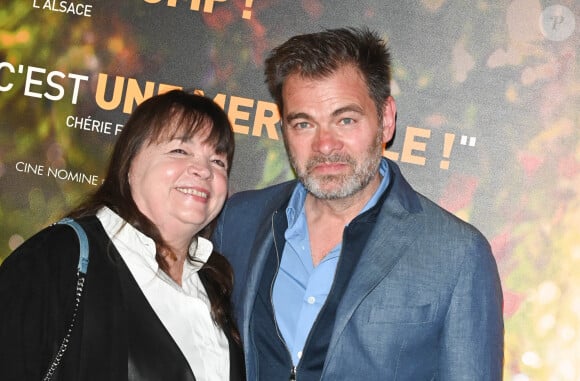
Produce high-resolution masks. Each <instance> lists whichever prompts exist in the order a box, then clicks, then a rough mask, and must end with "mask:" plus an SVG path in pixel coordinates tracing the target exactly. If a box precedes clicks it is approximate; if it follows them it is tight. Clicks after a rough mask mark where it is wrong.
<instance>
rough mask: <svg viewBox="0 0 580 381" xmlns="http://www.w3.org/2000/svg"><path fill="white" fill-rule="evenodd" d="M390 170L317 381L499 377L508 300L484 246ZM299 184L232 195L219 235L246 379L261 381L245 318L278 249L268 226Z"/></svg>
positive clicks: (394, 167)
mask: <svg viewBox="0 0 580 381" xmlns="http://www.w3.org/2000/svg"><path fill="white" fill-rule="evenodd" d="M389 167H390V170H391V184H390V186H389V188H388V189H387V191H386V192H388V194H387V195H386V197H384V198H383V200H384V201H383V205H382V207H381V210H380V213H379V214H378V217H377V220H376V223H375V224H374V226H372V227H371V229H372V232H371V234H370V236H369V239H368V241H367V244H366V246H365V247H361V248H360V249H361V257H360V260H359V261H358V264H357V265H356V267H355V268H354V269H353V270H352V271H353V274H352V277H351V280H350V283H349V284H348V287H347V288H346V291H345V293H344V295H343V296H342V299H341V300H340V302H339V305H338V308H337V311H336V320H335V323H334V328H333V333H332V336H331V339H330V344H329V347H328V353H327V355H326V360H325V362H324V368H323V371H322V377H321V379H322V380H333V381H336V380H365V381H373V380H413V381H418V380H445V381H453V380H464V381H477V380H501V379H502V368H503V335H504V327H503V318H502V303H503V301H502V291H501V285H500V279H499V275H498V271H497V266H496V263H495V260H494V258H493V256H492V253H491V249H490V246H489V244H488V242H487V241H486V239H485V238H484V237H483V236H482V234H481V233H480V232H479V231H477V230H476V229H475V228H474V227H473V226H471V225H469V224H467V223H465V222H463V221H461V220H460V219H458V218H456V217H455V216H453V215H452V214H450V213H448V212H446V211H445V210H443V209H442V208H440V207H439V206H437V205H436V204H434V203H433V202H431V201H429V200H428V199H427V198H425V197H424V196H422V195H420V194H419V193H417V192H415V191H414V190H413V189H412V188H411V186H410V185H409V184H408V183H407V181H406V180H405V179H404V177H403V176H402V174H401V172H400V170H399V168H398V167H397V165H396V164H395V163H393V162H390V161H389ZM295 184H296V183H295V181H291V182H286V183H283V184H279V185H276V186H273V187H269V188H266V189H263V190H259V191H246V192H241V193H238V194H235V195H233V196H232V197H231V198H230V199H229V200H228V202H227V203H226V206H225V207H224V210H223V211H222V214H221V216H220V218H219V221H218V226H217V228H216V231H215V233H214V236H213V241H214V244H215V248H216V250H217V251H218V252H221V253H222V254H224V255H225V256H226V257H227V258H228V260H229V261H230V262H231V264H232V266H233V268H234V271H235V286H234V297H233V299H234V303H235V307H236V314H237V319H238V324H239V327H240V330H241V333H242V337H243V340H244V350H245V356H246V357H245V359H246V370H247V379H248V380H259V379H260V377H259V375H258V374H257V368H256V358H255V357H256V354H255V352H254V350H253V349H252V345H250V344H249V343H251V342H252V338H253V335H254V332H252V329H251V325H250V322H249V317H250V316H251V314H252V311H253V308H254V301H255V298H256V293H257V290H258V286H259V283H260V279H261V275H262V273H263V270H264V263H265V262H266V256H267V255H268V254H269V253H270V252H271V251H270V249H271V246H272V245H273V234H272V233H273V232H272V223H271V221H272V218H273V214H274V213H276V211H277V210H278V209H280V208H281V207H282V206H284V205H285V204H286V203H287V202H288V199H289V198H290V195H291V193H292V190H293V189H294V187H295ZM299 379H300V376H299V375H298V380H299Z"/></svg>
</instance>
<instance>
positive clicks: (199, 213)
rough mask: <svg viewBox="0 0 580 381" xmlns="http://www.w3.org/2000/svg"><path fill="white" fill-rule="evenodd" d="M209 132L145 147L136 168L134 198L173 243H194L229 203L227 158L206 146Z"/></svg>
mask: <svg viewBox="0 0 580 381" xmlns="http://www.w3.org/2000/svg"><path fill="white" fill-rule="evenodd" d="M207 131H208V130H207V129H202V130H201V131H200V133H198V134H197V135H195V136H194V137H193V138H191V139H190V140H182V139H181V138H180V136H176V138H175V139H173V140H168V141H163V139H162V140H161V141H160V142H158V143H151V144H147V143H145V145H144V146H143V147H142V148H141V150H140V151H139V152H138V153H137V155H136V156H135V158H134V159H133V162H132V164H131V168H130V170H129V183H130V185H131V194H132V196H133V199H134V200H135V203H136V204H137V207H138V208H139V210H140V211H141V212H142V213H143V214H144V215H145V216H147V217H148V218H149V219H150V220H151V221H153V223H154V224H155V225H156V226H157V228H158V229H159V230H160V232H161V234H162V236H163V238H164V239H165V240H167V241H168V242H170V241H172V237H173V236H176V237H180V236H181V237H183V238H184V239H189V238H191V237H192V236H193V235H194V234H196V233H197V232H199V231H200V230H201V229H203V228H204V227H205V226H206V225H207V224H208V223H210V222H211V221H212V220H213V219H214V218H215V217H216V216H217V214H218V213H219V211H220V210H221V208H222V206H223V204H224V202H225V200H226V197H227V193H228V173H227V166H228V163H227V157H226V155H225V154H218V153H216V152H215V150H214V148H213V147H212V146H211V145H209V144H207V143H205V137H206V134H207ZM186 234H187V235H188V237H184V235H186Z"/></svg>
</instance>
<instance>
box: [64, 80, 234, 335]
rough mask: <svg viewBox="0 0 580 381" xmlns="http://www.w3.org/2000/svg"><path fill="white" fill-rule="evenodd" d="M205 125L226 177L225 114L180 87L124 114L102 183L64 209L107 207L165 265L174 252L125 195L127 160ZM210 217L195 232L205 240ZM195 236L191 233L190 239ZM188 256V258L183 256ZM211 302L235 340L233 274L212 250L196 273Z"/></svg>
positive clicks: (230, 144)
mask: <svg viewBox="0 0 580 381" xmlns="http://www.w3.org/2000/svg"><path fill="white" fill-rule="evenodd" d="M207 127H210V132H209V134H208V136H207V137H206V142H207V143H209V144H211V145H213V146H214V148H215V150H216V152H217V153H218V154H226V157H227V166H228V167H227V169H228V175H229V172H230V169H231V164H232V160H233V155H234V133H233V130H232V126H231V124H230V121H229V119H228V116H227V115H226V113H225V112H224V111H223V110H222V109H221V107H220V106H219V105H217V104H216V103H215V102H214V101H212V100H211V99H209V98H206V97H203V96H201V95H196V94H190V93H187V92H184V91H182V90H172V91H170V92H167V93H164V94H161V95H157V96H153V97H151V98H149V99H147V100H146V101H144V102H143V103H141V104H140V105H139V106H138V107H137V108H136V109H135V111H133V113H132V114H131V116H130V117H129V120H128V121H127V123H126V124H125V126H124V127H123V130H122V131H121V134H120V135H119V138H118V140H117V142H116V144H115V147H114V148H113V154H112V156H111V159H110V162H109V167H108V170H107V173H106V177H105V180H104V182H103V184H102V185H101V186H100V187H99V188H98V189H97V190H96V191H95V192H94V193H93V194H92V195H91V196H90V197H89V198H88V199H87V200H86V201H85V202H83V203H82V204H81V205H79V206H78V207H77V208H76V209H74V210H73V211H72V212H70V213H69V216H70V217H73V218H79V217H83V216H87V215H94V214H95V213H97V212H98V211H99V209H101V208H103V207H105V206H106V207H108V208H110V209H111V210H113V211H114V212H115V213H117V214H118V215H119V216H120V217H121V218H123V219H124V220H125V221H126V222H127V223H129V224H131V225H132V226H133V227H135V228H136V229H137V230H139V231H141V232H142V233H143V234H145V235H147V236H148V237H150V238H151V239H153V240H154V241H155V244H156V246H157V256H156V259H157V262H158V263H159V267H160V268H161V269H162V270H166V269H167V268H168V266H167V261H166V256H167V255H170V256H174V254H173V251H172V250H171V248H170V247H169V246H168V245H167V243H166V242H165V240H164V239H163V237H162V236H161V233H160V232H159V229H158V228H157V226H156V225H155V224H154V223H153V222H152V221H151V220H149V218H147V217H146V216H145V215H144V214H143V213H141V211H140V210H139V208H138V207H137V205H136V203H135V201H134V200H133V196H132V194H131V187H130V184H129V170H130V168H131V164H132V163H133V159H134V158H135V156H136V155H137V153H138V152H139V151H140V150H141V148H143V146H144V145H145V144H150V143H157V142H160V141H163V140H171V139H173V138H175V137H177V136H179V138H180V139H183V140H188V139H191V138H192V137H193V136H195V135H196V134H198V133H200V132H202V130H203V131H204V132H205V129H206V128H207ZM214 225H215V221H212V222H211V223H210V224H209V225H208V226H206V227H205V228H204V229H203V230H202V231H201V232H199V234H198V235H200V236H202V237H205V238H209V237H210V235H211V231H212V229H213V226H214ZM194 239H195V237H194ZM189 260H194V259H193V258H189ZM199 275H200V277H201V278H202V280H203V281H204V285H205V287H206V292H207V294H208V297H209V299H210V302H211V309H212V317H213V319H214V320H215V321H216V322H217V323H218V324H219V325H220V327H222V329H223V330H224V331H225V332H226V333H227V334H229V335H230V336H231V337H233V338H234V339H235V340H236V341H239V333H238V331H237V329H236V327H235V324H234V322H233V318H232V308H231V301H230V298H231V291H232V287H233V272H232V269H231V267H230V265H229V263H228V262H227V260H226V259H225V258H224V257H223V256H221V255H220V254H218V253H215V252H214V253H213V254H212V255H211V256H210V258H209V260H208V261H207V263H206V264H205V265H204V266H203V267H202V269H201V270H200V271H199Z"/></svg>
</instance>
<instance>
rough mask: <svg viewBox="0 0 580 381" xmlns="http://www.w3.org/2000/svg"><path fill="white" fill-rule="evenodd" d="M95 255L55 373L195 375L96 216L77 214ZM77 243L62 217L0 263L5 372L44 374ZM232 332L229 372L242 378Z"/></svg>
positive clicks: (20, 376)
mask: <svg viewBox="0 0 580 381" xmlns="http://www.w3.org/2000/svg"><path fill="white" fill-rule="evenodd" d="M79 222H80V223H81V225H82V226H83V228H84V229H85V231H86V233H87V236H88V239H89V250H90V261H89V267H88V271H87V278H86V282H85V287H84V291H83V295H82V299H81V303H80V308H79V313H78V315H77V317H76V323H75V327H74V329H73V332H72V336H71V340H70V344H69V347H68V349H67V350H66V353H65V356H64V358H63V360H62V362H61V365H60V367H59V370H58V373H57V376H56V377H54V379H55V380H71V381H81V380H95V381H97V380H98V381H103V380H107V381H114V380H140V381H146V380H172V381H179V380H184V381H185V380H188V381H191V380H195V377H194V375H193V372H192V370H191V368H190V366H189V364H188V363H187V360H186V359H185V357H184V356H183V354H182V352H181V351H180V349H179V348H178V346H177V344H176V343H175V341H174V340H173V338H172V337H171V336H170V334H169V333H168V332H167V330H166V329H165V327H164V326H163V324H162V323H161V321H160V320H159V318H158V317H157V315H156V314H155V312H154V311H153V309H152V308H151V306H150V305H149V303H148V302H147V300H146V298H145V296H144V295H143V293H142V292H141V290H140V288H139V286H138V285H137V283H136V282H135V280H134V279H133V277H132V275H131V273H130V271H129V269H128V268H127V266H126V265H125V263H124V262H123V260H122V259H121V256H120V254H119V253H118V251H117V250H116V249H115V247H114V246H113V244H112V242H111V241H110V239H109V238H108V236H107V234H106V232H105V231H104V229H103V227H102V225H101V223H100V222H99V220H98V219H97V218H96V217H87V218H83V219H81V220H79ZM78 257H79V243H78V239H77V237H76V234H75V233H74V230H73V229H72V228H70V227H68V226H63V225H57V226H51V227H49V228H47V229H44V230H42V231H41V232H39V233H38V234H36V235H35V236H34V237H32V238H31V239H29V240H27V241H26V242H24V243H23V244H22V245H21V246H20V247H19V248H18V249H17V250H16V251H15V252H14V253H12V254H11V255H10V256H9V257H8V258H7V259H6V260H5V261H4V263H3V264H2V266H0V308H1V312H0V380H3V381H11V380H14V381H23V380H41V379H42V376H43V375H44V374H45V373H46V370H47V368H48V365H49V364H50V363H51V361H52V359H53V357H54V355H55V354H56V352H57V350H58V347H59V345H60V343H61V342H62V339H63V337H64V336H65V333H66V332H65V331H66V329H67V328H68V326H69V323H70V319H71V317H72V308H73V304H74V297H75V287H76V266H77V262H78ZM229 339H230V340H229V341H230V360H231V361H230V374H231V377H230V379H231V380H243V358H242V352H241V349H240V348H239V346H238V345H237V344H235V342H234V341H232V340H231V338H229Z"/></svg>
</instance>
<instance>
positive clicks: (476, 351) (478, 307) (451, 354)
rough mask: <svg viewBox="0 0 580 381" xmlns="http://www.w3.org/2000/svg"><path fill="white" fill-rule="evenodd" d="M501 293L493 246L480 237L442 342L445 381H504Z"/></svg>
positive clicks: (456, 292) (463, 272) (455, 293)
mask: <svg viewBox="0 0 580 381" xmlns="http://www.w3.org/2000/svg"><path fill="white" fill-rule="evenodd" d="M502 304H503V299H502V290H501V284H500V279H499V274H498V271H497V265H496V263H495V260H494V258H493V255H492V253H491V249H490V247H489V244H488V243H487V241H485V239H484V238H483V237H480V236H477V237H476V239H475V240H474V242H473V244H472V245H471V247H470V249H468V253H467V255H465V260H464V262H463V265H462V267H461V271H460V273H459V277H458V280H457V284H456V286H455V289H454V291H453V295H452V298H451V304H450V306H449V310H448V311H447V316H446V319H445V325H444V328H443V332H442V339H441V342H440V345H441V348H440V353H441V356H440V363H439V372H438V373H439V377H438V379H441V380H449V381H453V380H472V381H478V380H481V381H483V380H492V381H496V380H497V381H499V380H501V379H502V370H503V345H504V342H503V340H504V326H503V316H502V315H503V312H502Z"/></svg>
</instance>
